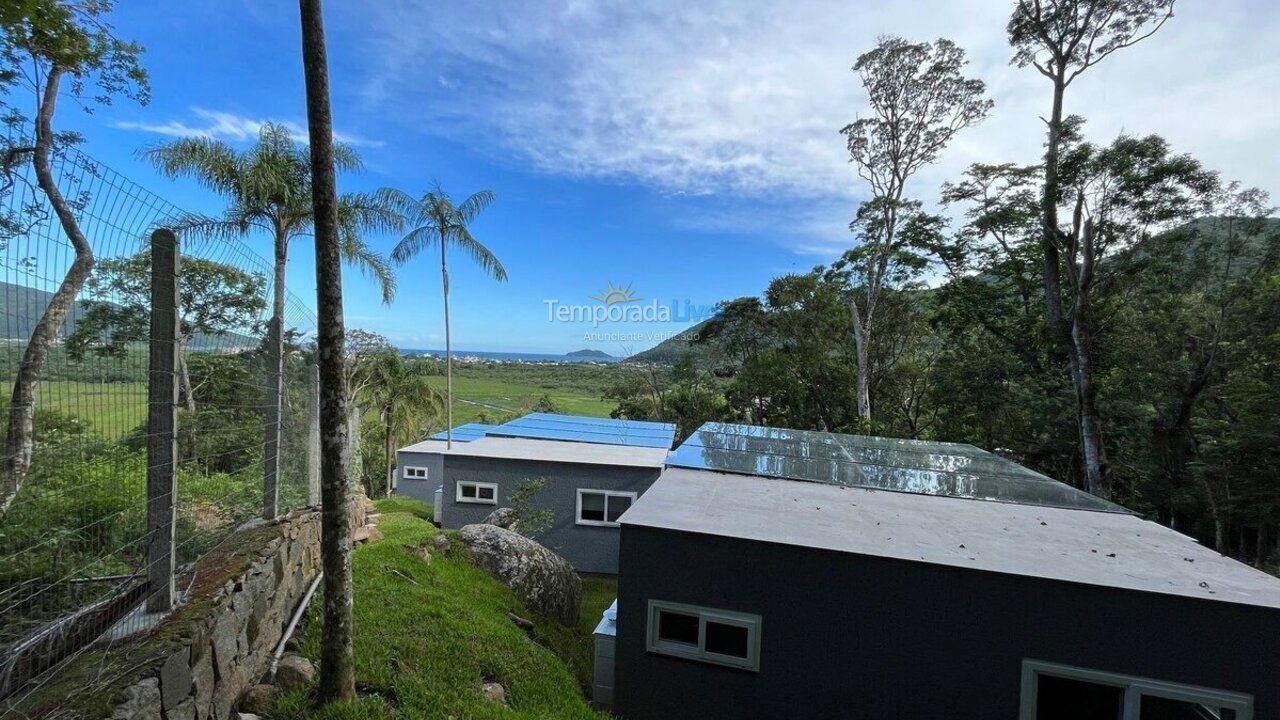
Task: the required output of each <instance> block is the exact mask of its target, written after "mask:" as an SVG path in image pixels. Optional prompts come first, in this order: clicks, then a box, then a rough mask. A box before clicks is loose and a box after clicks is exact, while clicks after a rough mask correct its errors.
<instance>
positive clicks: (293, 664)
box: [276, 655, 316, 692]
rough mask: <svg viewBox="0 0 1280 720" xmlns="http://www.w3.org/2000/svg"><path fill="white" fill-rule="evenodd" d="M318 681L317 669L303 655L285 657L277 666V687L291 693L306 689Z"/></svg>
mask: <svg viewBox="0 0 1280 720" xmlns="http://www.w3.org/2000/svg"><path fill="white" fill-rule="evenodd" d="M315 679H316V669H315V667H314V666H312V664H311V661H310V660H308V659H306V658H304V657H302V656H301V655H285V656H284V657H282V658H280V664H279V665H277V666H276V685H277V686H279V688H280V689H281V690H284V691H286V692H287V691H289V690H294V689H297V688H300V687H306V686H308V685H310V684H311V683H312V682H314V681H315Z"/></svg>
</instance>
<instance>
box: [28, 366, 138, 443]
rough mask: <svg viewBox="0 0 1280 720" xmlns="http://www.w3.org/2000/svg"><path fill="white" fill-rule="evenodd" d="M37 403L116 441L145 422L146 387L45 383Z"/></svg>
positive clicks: (127, 384)
mask: <svg viewBox="0 0 1280 720" xmlns="http://www.w3.org/2000/svg"><path fill="white" fill-rule="evenodd" d="M37 402H39V405H37V407H41V408H48V409H50V410H57V411H59V412H62V413H65V414H67V415H73V416H75V417H78V418H80V419H81V420H87V421H88V422H89V426H90V427H91V428H92V429H93V430H95V431H96V432H97V433H98V434H99V435H101V436H102V437H104V438H106V439H107V440H118V439H120V437H121V436H122V435H124V434H125V433H127V432H129V431H130V430H133V429H134V428H136V427H138V426H139V425H141V424H142V423H143V422H144V421H145V420H146V419H147V384H146V383H145V382H109V383H98V382H79V381H75V380H45V381H42V382H41V383H40V395H39V399H38V401H37Z"/></svg>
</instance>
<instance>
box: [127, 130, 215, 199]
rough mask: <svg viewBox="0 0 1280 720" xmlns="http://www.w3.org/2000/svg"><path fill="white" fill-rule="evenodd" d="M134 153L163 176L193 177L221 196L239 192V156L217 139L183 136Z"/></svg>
mask: <svg viewBox="0 0 1280 720" xmlns="http://www.w3.org/2000/svg"><path fill="white" fill-rule="evenodd" d="M138 154H139V155H140V156H141V157H142V158H143V159H145V160H147V161H148V162H150V163H151V164H152V165H153V166H155V168H156V170H159V171H160V174H162V175H164V176H165V177H169V178H177V177H193V178H195V180H196V182H198V183H200V184H201V185H203V186H205V187H207V188H209V189H210V190H213V191H214V192H216V193H219V194H221V195H227V196H235V195H237V194H238V193H239V181H240V174H241V166H240V156H239V155H238V154H237V153H236V151H235V149H234V148H232V147H231V146H230V145H227V144H226V143H224V142H221V141H219V140H212V139H210V138H184V139H182V140H176V141H174V142H171V143H167V144H163V145H152V146H150V147H146V148H143V149H142V150H140V151H139V152H138Z"/></svg>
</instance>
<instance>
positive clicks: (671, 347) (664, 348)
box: [623, 320, 708, 365]
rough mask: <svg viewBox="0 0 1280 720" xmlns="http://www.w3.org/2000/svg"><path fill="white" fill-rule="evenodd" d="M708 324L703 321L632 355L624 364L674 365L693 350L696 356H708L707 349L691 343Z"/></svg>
mask: <svg viewBox="0 0 1280 720" xmlns="http://www.w3.org/2000/svg"><path fill="white" fill-rule="evenodd" d="M707 322H708V320H703V321H702V322H700V323H698V324H697V325H694V326H693V327H691V328H689V329H688V330H685V331H683V332H681V333H680V334H678V335H673V336H671V337H669V338H667V339H666V340H663V341H662V342H660V343H658V344H657V345H654V346H653V347H651V348H649V349H648V350H642V351H640V352H638V353H636V354H635V355H632V356H631V357H629V358H627V359H626V360H623V362H630V363H657V364H659V365H674V364H675V363H676V361H677V360H679V359H680V358H681V357H682V356H683V355H684V354H685V353H687V352H689V351H691V350H692V351H693V352H694V353H695V354H698V355H706V354H707V352H708V351H707V348H705V347H700V346H695V345H693V344H692V343H691V342H689V339H690V338H693V337H696V336H697V335H698V331H700V330H702V326H703V325H706V324H707Z"/></svg>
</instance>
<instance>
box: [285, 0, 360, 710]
mask: <svg viewBox="0 0 1280 720" xmlns="http://www.w3.org/2000/svg"><path fill="white" fill-rule="evenodd" d="M299 8H300V11H301V16H302V60H303V69H304V72H305V75H306V85H307V125H308V128H309V132H310V139H311V167H312V175H313V177H312V193H311V201H312V206H313V208H314V214H315V243H316V309H317V311H318V312H317V314H318V324H319V328H318V330H317V345H318V348H319V356H318V362H319V367H320V436H321V443H320V444H321V452H320V454H321V471H320V472H321V496H322V497H321V520H320V554H321V561H322V565H323V567H324V629H323V631H322V633H321V636H320V682H319V684H318V686H319V693H320V702H322V703H328V702H332V701H335V700H349V699H352V698H354V697H355V694H356V678H355V657H354V653H353V650H352V627H351V603H352V589H351V516H350V513H349V510H348V503H347V499H348V487H347V483H348V478H347V437H346V435H347V397H346V393H345V392H344V387H343V386H344V384H345V383H344V382H343V377H344V376H345V375H344V372H343V364H344V362H345V358H344V352H343V348H344V347H345V343H344V338H343V336H344V334H345V327H344V325H343V319H342V266H341V259H340V258H339V254H338V212H337V189H336V184H337V181H336V178H335V177H334V167H333V119H332V117H331V116H330V109H329V69H328V60H327V59H326V57H325V46H324V18H323V17H322V14H321V9H320V0H300V1H299Z"/></svg>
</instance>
